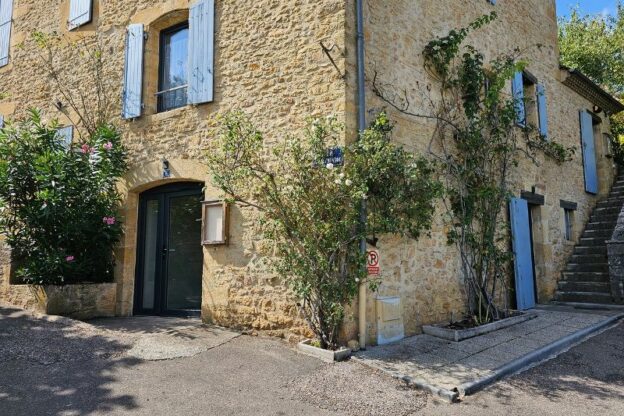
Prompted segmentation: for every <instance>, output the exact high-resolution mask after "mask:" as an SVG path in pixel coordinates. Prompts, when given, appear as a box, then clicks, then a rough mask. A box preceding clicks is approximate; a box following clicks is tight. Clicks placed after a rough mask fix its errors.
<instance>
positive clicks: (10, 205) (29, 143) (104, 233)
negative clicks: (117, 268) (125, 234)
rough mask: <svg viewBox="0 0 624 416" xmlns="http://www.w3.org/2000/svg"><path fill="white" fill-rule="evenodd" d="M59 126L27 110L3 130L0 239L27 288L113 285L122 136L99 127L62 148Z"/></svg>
mask: <svg viewBox="0 0 624 416" xmlns="http://www.w3.org/2000/svg"><path fill="white" fill-rule="evenodd" d="M57 127H58V125H57V123H56V122H51V123H49V124H46V123H44V122H43V121H42V119H41V114H40V112H39V111H37V110H30V111H29V117H28V118H26V119H25V120H22V121H17V122H13V123H12V122H9V123H8V124H7V125H6V126H5V127H4V128H2V129H0V233H2V234H3V235H4V236H5V238H6V242H7V243H8V245H9V246H10V247H11V249H12V258H13V261H14V263H15V264H16V265H17V275H18V276H19V277H21V278H22V279H23V280H24V281H25V282H27V283H33V284H55V285H62V284H71V283H82V282H109V281H112V280H113V266H114V257H113V246H114V245H115V244H116V243H117V242H118V241H119V238H120V236H121V232H122V231H121V224H120V221H119V220H118V219H117V218H116V217H115V216H116V212H117V210H118V208H119V201H120V197H119V194H118V192H117V187H116V186H117V181H118V180H119V178H120V177H121V175H122V174H123V173H124V171H125V168H126V156H125V151H124V148H123V147H122V145H121V140H120V135H119V133H118V132H117V131H116V130H115V128H113V127H111V126H108V125H100V126H99V127H98V128H97V129H96V130H95V132H94V134H92V135H89V137H88V138H87V139H86V140H85V141H84V142H81V143H74V144H72V145H71V146H70V147H69V148H67V147H66V145H65V144H64V143H62V140H61V138H60V137H59V135H58V132H57Z"/></svg>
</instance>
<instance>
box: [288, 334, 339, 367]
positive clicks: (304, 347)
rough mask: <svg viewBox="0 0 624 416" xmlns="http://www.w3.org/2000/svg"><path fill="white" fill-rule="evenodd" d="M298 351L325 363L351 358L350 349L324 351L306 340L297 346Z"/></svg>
mask: <svg viewBox="0 0 624 416" xmlns="http://www.w3.org/2000/svg"><path fill="white" fill-rule="evenodd" d="M297 349H298V350H299V351H301V352H303V353H304V354H307V355H311V356H313V357H316V358H318V359H320V360H323V361H325V362H329V363H333V362H334V361H344V360H346V359H348V358H349V357H350V356H351V350H350V349H349V348H340V349H339V350H337V351H330V350H324V349H322V348H319V347H315V346H314V345H312V340H310V339H306V340H305V341H301V342H300V343H299V344H297Z"/></svg>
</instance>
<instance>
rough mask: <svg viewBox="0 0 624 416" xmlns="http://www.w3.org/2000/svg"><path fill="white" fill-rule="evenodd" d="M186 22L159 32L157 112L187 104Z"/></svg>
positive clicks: (187, 34)
mask: <svg viewBox="0 0 624 416" xmlns="http://www.w3.org/2000/svg"><path fill="white" fill-rule="evenodd" d="M188 40H189V25H188V22H184V23H182V24H179V25H176V26H174V27H172V28H169V29H166V30H163V31H161V32H160V63H159V68H160V73H159V80H158V93H157V94H156V95H157V97H158V111H159V112H162V111H168V110H173V109H174V108H179V107H184V106H185V105H186V104H187V101H188V99H187V96H188V93H187V90H188Z"/></svg>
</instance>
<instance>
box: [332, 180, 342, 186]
mask: <svg viewBox="0 0 624 416" xmlns="http://www.w3.org/2000/svg"><path fill="white" fill-rule="evenodd" d="M334 183H335V184H336V185H341V184H342V181H341V180H340V179H336V180H335V181H334Z"/></svg>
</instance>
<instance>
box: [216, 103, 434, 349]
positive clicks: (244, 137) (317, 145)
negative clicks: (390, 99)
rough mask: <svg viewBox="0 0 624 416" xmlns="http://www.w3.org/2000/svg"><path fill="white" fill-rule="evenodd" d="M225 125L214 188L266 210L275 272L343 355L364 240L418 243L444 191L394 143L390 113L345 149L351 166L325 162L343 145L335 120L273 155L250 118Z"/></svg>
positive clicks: (325, 341)
mask: <svg viewBox="0 0 624 416" xmlns="http://www.w3.org/2000/svg"><path fill="white" fill-rule="evenodd" d="M223 125H224V128H223V134H222V136H221V138H220V140H217V141H215V143H213V147H212V149H211V151H210V153H209V156H208V159H209V166H210V170H211V172H212V175H213V178H214V180H213V182H214V184H215V185H216V186H218V187H219V188H220V189H221V190H223V192H224V193H225V194H226V196H227V197H229V198H230V199H231V200H232V201H234V202H238V203H240V204H243V205H248V206H253V207H256V208H257V209H258V210H259V211H260V214H261V221H262V222H261V224H262V230H263V235H264V237H265V238H267V239H268V240H270V241H272V242H273V243H274V244H275V247H276V252H275V254H276V257H275V258H274V262H273V264H274V266H275V270H276V271H277V272H278V273H279V274H280V275H281V276H282V277H283V278H285V279H286V280H287V281H288V283H289V284H290V287H291V288H292V289H293V291H294V293H295V294H296V295H297V296H298V297H299V300H300V302H299V307H300V310H301V312H302V315H303V316H304V317H305V318H306V320H307V322H308V323H309V325H310V328H311V329H312V331H313V332H314V333H315V334H316V336H317V337H318V340H319V341H320V345H321V346H322V347H323V348H330V349H334V348H336V347H337V346H338V331H339V328H340V326H341V324H342V322H343V320H344V317H345V307H346V306H347V305H348V304H350V303H351V302H352V301H353V299H354V298H355V295H356V294H357V290H358V286H359V284H360V283H362V284H364V283H363V282H364V279H365V277H366V271H365V262H366V259H365V256H363V255H362V254H361V253H360V251H359V242H360V241H361V239H363V238H367V239H369V240H373V242H374V240H375V236H379V235H382V234H398V235H407V236H410V237H413V238H417V237H418V236H419V235H420V234H421V232H423V231H425V230H427V229H429V227H430V225H431V219H432V216H433V213H434V201H435V199H436V198H437V197H438V196H439V193H440V185H439V183H438V182H437V181H436V180H434V179H433V177H432V174H433V171H432V169H431V168H430V167H429V164H428V163H427V162H426V161H425V160H424V159H422V158H418V157H416V156H414V155H413V154H411V153H409V152H407V151H405V150H404V149H403V148H402V147H401V146H398V145H396V144H394V143H392V141H391V140H390V136H391V132H392V126H391V124H390V121H389V120H388V118H387V117H386V115H385V114H383V113H382V114H380V115H379V117H378V118H377V119H376V120H375V122H374V123H373V124H372V125H371V127H370V128H369V129H367V130H366V131H365V132H363V133H362V134H361V135H360V139H359V140H358V141H357V142H355V143H353V144H352V145H350V146H346V147H345V149H344V160H345V164H344V166H341V165H340V164H334V163H332V162H331V161H328V160H327V153H328V149H335V148H336V147H337V146H339V144H340V139H341V137H342V127H341V126H340V125H339V124H337V123H336V121H335V119H333V118H331V117H330V118H326V119H317V120H311V121H310V124H309V125H308V127H307V129H306V130H305V134H303V135H302V137H300V138H299V137H298V138H294V137H291V138H287V139H286V140H284V141H281V142H280V144H277V145H274V146H273V147H272V148H271V149H270V150H269V148H268V147H267V146H266V145H265V140H264V137H263V134H262V133H261V132H259V131H258V130H257V129H256V128H255V127H254V126H253V125H252V124H251V122H250V121H249V120H248V119H247V117H246V116H244V115H243V114H241V113H234V114H230V115H228V116H227V117H226V118H225V120H224V123H223ZM363 201H366V203H367V205H368V221H366V222H365V223H363V222H362V221H361V217H360V207H361V205H362V202H363ZM376 283H377V282H376V281H368V284H370V285H371V286H373V287H374V286H375V284H376Z"/></svg>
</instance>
